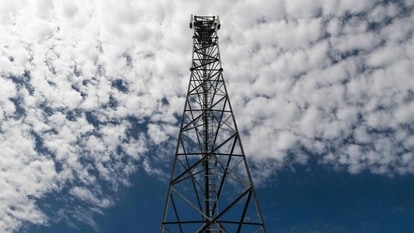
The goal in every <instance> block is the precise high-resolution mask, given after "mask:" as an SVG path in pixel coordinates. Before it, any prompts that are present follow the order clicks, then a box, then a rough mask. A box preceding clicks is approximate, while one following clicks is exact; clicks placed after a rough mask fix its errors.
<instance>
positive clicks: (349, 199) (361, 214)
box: [0, 0, 414, 233]
mask: <svg viewBox="0 0 414 233" xmlns="http://www.w3.org/2000/svg"><path fill="white" fill-rule="evenodd" d="M413 8H414V2H413V1H412V0H399V1H397V0H395V1H391V0H348V1H340V0H316V1H306V2H305V1H299V0H289V1H287V0H274V1H268V0H258V1H257V0H256V1H253V0H246V1H219V0H217V1H208V2H195V1H193V2H190V3H189V2H185V1H184V0H179V1H174V2H172V1H163V0H154V1H150V2H149V1H141V0H137V1H122V2H120V1H115V0H105V1H93V0H90V1H83V0H77V1H58V2H55V1H51V0H36V1H27V2H25V1H13V0H5V1H2V2H1V3H0V29H1V30H2V32H3V34H2V36H1V38H0V48H1V49H0V76H1V78H0V148H2V150H1V151H0V232H5V233H11V232H97V231H99V232H114V231H115V230H114V229H116V228H117V229H119V226H122V227H123V228H124V227H126V226H130V227H131V229H135V232H136V231H138V232H157V231H158V229H159V224H160V221H161V213H162V208H163V207H162V205H163V203H164V198H165V190H166V188H167V187H166V184H167V181H168V178H169V174H170V171H169V170H170V166H171V162H172V156H173V152H174V149H175V142H176V141H175V140H176V137H177V135H178V125H179V124H178V123H179V120H180V116H181V113H182V110H183V107H184V98H185V94H186V93H185V91H186V87H187V84H188V80H189V67H190V61H191V49H192V44H191V43H192V40H191V36H192V31H191V30H190V29H188V23H189V19H190V14H200V15H211V14H214V15H220V19H221V23H222V27H221V29H220V31H219V41H220V52H221V58H222V65H223V68H224V79H225V80H226V84H227V88H228V92H229V97H230V101H231V103H232V106H233V110H234V113H235V118H236V121H237V125H238V128H239V130H240V133H241V139H242V142H243V147H244V149H245V153H246V156H247V157H248V159H249V163H250V167H251V172H252V175H253V179H254V182H255V184H256V188H257V193H258V196H259V202H260V204H261V206H262V211H263V213H264V218H265V221H266V224H267V226H268V227H267V228H268V232H341V231H342V232H390V231H394V232H412V231H413V224H412V223H411V219H413V217H414V213H413V211H414V210H413V209H414V206H413V205H414V204H413V201H412V198H411V197H412V196H413V192H414V191H413V189H412V187H414V186H413V185H412V184H413V182H414V181H413V180H414V179H413V174H414V154H413V151H414V127H413V125H414V124H413V123H414V117H413V116H414V79H413V78H412V74H413V73H414V63H413V62H414V43H413V29H412V25H413V22H414V14H413ZM77 229H79V230H77ZM396 229H397V230H396ZM125 231H127V229H125Z"/></svg>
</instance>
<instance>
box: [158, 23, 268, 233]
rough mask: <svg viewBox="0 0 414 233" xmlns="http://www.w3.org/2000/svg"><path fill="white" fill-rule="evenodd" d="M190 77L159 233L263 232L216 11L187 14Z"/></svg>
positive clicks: (263, 228)
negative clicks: (226, 78)
mask: <svg viewBox="0 0 414 233" xmlns="http://www.w3.org/2000/svg"><path fill="white" fill-rule="evenodd" d="M190 28H194V36H193V45H194V46H193V58H192V67H191V68H190V71H191V76H190V83H189V86H188V93H187V98H186V102H185V107H184V112H183V118H182V122H181V128H180V132H179V135H178V143H177V147H176V151H175V158H174V163H173V167H172V173H171V180H170V183H169V188H168V194H167V199H166V202H165V209H164V216H163V220H162V225H161V233H167V232H168V233H193V232H197V233H213V232H214V233H224V232H229V233H230V232H243V233H247V232H249V233H251V232H260V233H264V232H266V231H265V227H264V223H263V218H262V216H261V212H260V209H259V205H258V202H257V199H256V194H255V191H254V188H253V183H252V178H251V175H250V173H249V169H248V165H247V161H246V157H245V154H244V151H243V147H242V144H241V141H240V135H239V132H238V130H237V126H236V122H235V119H234V115H233V110H232V107H231V105H230V101H229V97H228V94H227V90H226V86H225V83H224V79H223V75H222V72H223V69H222V67H221V61H220V53H219V46H218V36H217V30H218V29H219V28H220V21H219V17H218V16H217V17H216V16H194V17H193V16H191V22H190Z"/></svg>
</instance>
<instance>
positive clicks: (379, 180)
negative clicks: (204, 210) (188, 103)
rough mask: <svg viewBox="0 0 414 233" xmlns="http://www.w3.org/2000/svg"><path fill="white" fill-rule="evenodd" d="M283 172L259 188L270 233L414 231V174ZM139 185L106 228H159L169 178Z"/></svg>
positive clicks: (109, 215)
mask: <svg viewBox="0 0 414 233" xmlns="http://www.w3.org/2000/svg"><path fill="white" fill-rule="evenodd" d="M293 168H294V170H292V169H284V170H282V171H279V172H278V173H277V174H275V175H274V177H272V178H271V180H272V183H270V184H267V186H265V187H260V188H257V194H258V198H259V202H260V206H261V209H262V214H263V216H264V218H265V223H266V227H267V232H268V233H276V232H283V233H288V232H292V233H293V232H335V233H337V232H378V233H381V232H384V233H388V232H403V233H404V232H407V233H409V232H414V177H413V176H411V175H408V176H396V177H387V176H382V175H381V176H380V175H374V174H370V173H362V174H357V175H352V174H349V173H347V172H345V171H343V172H338V171H334V170H333V169H331V168H329V167H322V166H320V165H317V164H315V163H311V164H310V165H307V166H302V165H297V166H294V167H293ZM132 178H133V182H134V186H133V187H131V188H124V189H123V190H122V192H120V196H119V197H118V198H119V199H118V202H117V204H116V206H114V207H112V208H109V209H106V210H104V213H105V214H104V215H99V216H96V220H97V223H98V225H99V232H101V233H113V232H123V233H132V232H134V233H137V232H138V233H140V232H142V233H147V232H148V233H151V232H159V230H160V223H161V217H162V212H163V208H164V201H165V192H166V190H167V183H165V182H162V181H160V180H159V179H157V178H155V177H152V176H148V175H147V174H146V173H145V172H144V171H139V172H137V173H136V174H135V175H134V177H132ZM28 232H33V233H40V232H42V233H52V232H53V233H55V232H61V233H79V232H83V233H85V232H86V233H89V232H91V233H92V232H95V231H94V230H93V229H92V228H90V227H88V226H85V225H81V224H80V225H79V228H78V229H74V228H70V227H69V226H67V224H65V223H58V224H55V225H51V226H49V227H33V228H31V229H30V230H29V231H28Z"/></svg>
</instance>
